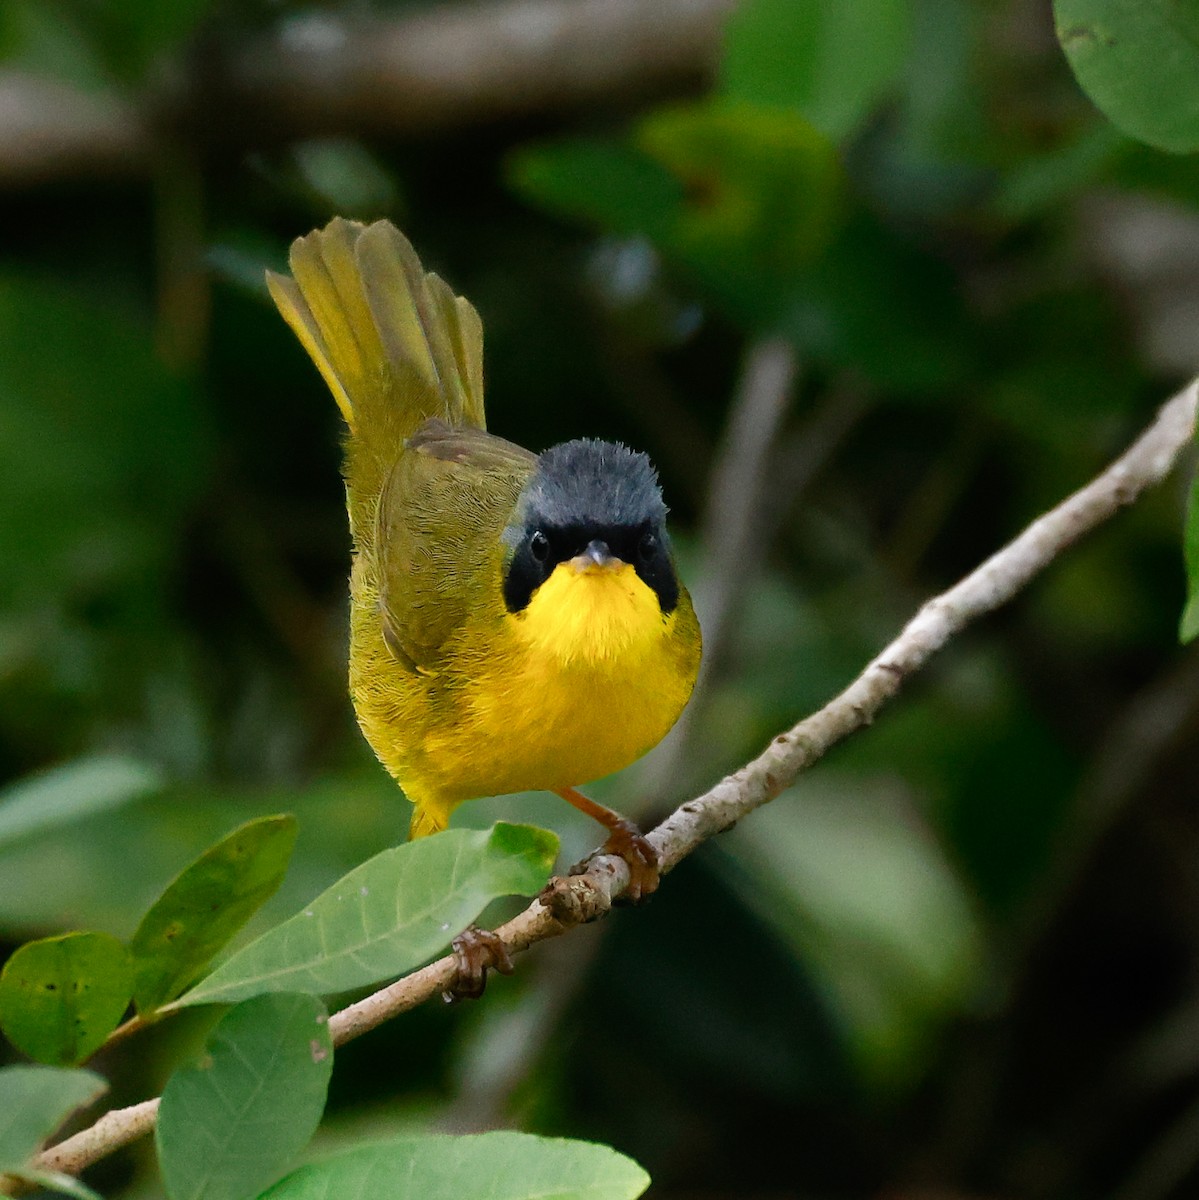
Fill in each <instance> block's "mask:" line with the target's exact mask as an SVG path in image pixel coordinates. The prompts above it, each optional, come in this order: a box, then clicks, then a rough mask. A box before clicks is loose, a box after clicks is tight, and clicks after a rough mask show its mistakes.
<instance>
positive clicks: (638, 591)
mask: <svg viewBox="0 0 1199 1200" xmlns="http://www.w3.org/2000/svg"><path fill="white" fill-rule="evenodd" d="M512 620H514V621H515V623H516V626H517V630H518V636H519V637H520V638H521V639H522V640H523V641H524V642H525V643H526V644H527V645H528V647H529V649H530V650H531V651H533V652H534V653H535V654H537V655H538V657H545V658H550V659H556V660H557V661H558V662H560V663H561V664H562V665H563V666H584V665H587V666H593V667H601V668H602V667H603V666H604V665H605V664H611V665H616V664H617V663H621V664H622V665H626V666H627V665H628V663H629V661H630V660H633V661H636V659H637V658H638V657H640V655H642V654H644V653H647V652H648V651H650V650H651V649H652V648H653V646H654V644H655V643H656V642H659V641H660V640H661V638H662V636H663V635H664V633H665V632H666V626H667V624H668V621H667V619H666V618H664V617H663V615H662V610H661V608H660V607H659V605H658V597H657V596H656V595H654V593H653V591H652V590H651V589H650V588H649V587H647V586H646V585H645V583H644V582H643V581H642V580H641V578H640V577H639V576H638V574H637V572H636V571H635V570H634V569H633V568H632V567H631V566H630V565H629V564H628V563H624V562H621V561H620V560H619V559H613V560H610V561H609V562H607V563H605V564H603V565H599V564H597V563H594V562H591V561H590V560H589V559H586V558H584V557H580V558H575V559H571V560H569V561H567V562H562V563H559V564H558V566H557V567H556V568H555V569H554V571H553V573H552V574H551V575H550V577H549V578H548V579H547V580H546V581H545V583H543V584H542V585H541V586H540V587H539V588H538V589H537V591H536V592H535V593H534V595H533V598H532V599H531V600H530V601H529V604H528V606H527V607H526V608H525V609H524V611H523V612H520V613H518V614H516V615H515V616H514V617H513V618H512Z"/></svg>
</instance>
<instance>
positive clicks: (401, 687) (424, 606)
mask: <svg viewBox="0 0 1199 1200" xmlns="http://www.w3.org/2000/svg"><path fill="white" fill-rule="evenodd" d="M288 261H289V267H290V274H282V273H276V272H273V271H268V272H267V285H268V288H269V290H270V293H271V296H272V298H273V299H274V302H275V304H276V306H277V307H278V309H279V311H280V313H281V315H282V316H283V318H284V320H285V321H286V322H287V323H288V325H289V326H290V327H291V329H292V330H293V331H294V333H295V334H296V336H297V337H298V339H299V341H300V343H301V344H302V346H303V348H304V349H305V350H306V351H307V353H308V355H309V356H310V357H311V359H312V360H313V362H314V363H315V365H316V367H317V369H318V370H319V371H320V373H321V375H322V376H323V377H324V380H325V383H326V384H327V385H328V387H329V389H330V391H331V392H332V393H333V397H334V399H335V400H336V402H337V405H338V407H339V409H340V410H341V415H342V417H343V418H344V420H345V425H346V435H345V448H344V460H343V468H342V474H343V478H344V482H345V490H346V505H347V510H348V515H349V524H350V533H351V540H352V566H351V572H350V650H349V690H350V696H351V699H352V701H353V706H354V709H355V712H356V715H357V718H358V722H359V725H360V728H361V730H362V732H363V734H364V736H365V738H366V740H367V742H368V743H369V744H370V746H371V748H372V749H373V750H374V752H375V754H376V756H377V757H378V759H379V760H380V762H381V763H382V764H383V766H384V767H385V768H386V770H387V771H388V772H389V773H390V774H391V775H392V776H393V778H394V779H395V780H396V781H397V782H398V783H399V785H400V787H401V788H402V790H403V792H404V794H405V795H406V796H407V798H408V799H409V800H410V801H411V802H412V804H413V812H412V819H411V824H410V828H409V836H410V837H411V838H419V837H424V836H427V835H430V834H434V833H436V832H438V831H440V830H442V829H445V828H446V826H447V823H448V821H449V818H450V814H451V813H452V812H453V811H454V809H455V808H456V807H457V806H458V805H459V804H460V803H462V802H464V801H467V800H470V799H474V798H477V797H482V796H496V795H505V794H509V793H514V792H525V791H533V790H545V791H550V792H556V793H557V794H558V795H559V796H561V797H562V798H563V799H565V800H567V801H568V802H569V803H570V804H572V805H574V806H575V807H576V808H578V809H580V810H582V811H583V812H585V813H587V814H588V815H589V816H590V817H592V818H594V819H595V820H597V821H598V822H599V823H600V824H601V825H603V826H604V828H605V829H606V830H607V833H608V839H607V841H606V842H605V843H604V850H605V851H607V852H610V853H615V854H619V855H620V856H621V857H623V858H624V859H625V860H626V861H627V862H628V863H629V868H630V885H629V894H630V896H631V897H632V898H633V899H637V898H640V897H641V896H644V895H648V894H649V893H650V892H652V891H653V890H654V889H655V888H656V887H657V883H658V862H657V856H656V853H655V851H654V850H653V847H652V846H651V845H650V843H649V842H648V841H647V840H646V839H645V838H644V837H643V836H642V834H641V832H640V830H639V829H638V828H637V826H636V825H635V824H634V823H633V822H631V821H630V820H628V819H627V818H625V817H623V816H621V815H620V814H619V813H616V812H614V811H613V810H611V809H608V808H606V807H604V806H603V805H600V804H598V803H597V802H595V801H594V800H591V799H589V798H588V797H586V796H585V795H583V794H582V793H581V792H580V791H579V790H578V788H579V787H580V786H581V785H584V784H587V783H589V782H591V781H593V780H596V779H600V778H602V777H604V776H607V775H610V774H612V773H614V772H616V771H619V770H621V769H622V768H624V767H626V766H628V765H629V764H630V763H632V762H633V761H635V760H636V759H637V758H639V757H641V755H643V754H645V753H646V752H647V751H648V750H650V749H651V748H652V747H653V746H654V745H656V744H657V743H658V742H659V741H660V740H661V739H662V738H663V737H664V736H665V735H666V733H667V732H668V731H669V730H670V728H671V727H672V726H673V725H674V723H675V722H676V720H677V719H678V717H679V715H680V714H681V712H682V710H683V708H684V706H685V705H686V703H687V701H688V699H689V697H690V695H691V692H692V689H693V687H694V684H695V679H696V675H697V672H698V670H699V664H700V658H701V653H702V636H701V632H700V627H699V622H698V620H697V618H696V615H695V610H694V608H693V607H692V604H691V600H690V597H689V595H688V593H687V589H686V587H685V586H684V585H683V583H682V581H681V580H680V578H679V574H678V570H677V568H676V564H675V558H674V554H673V551H672V547H671V542H670V538H669V536H668V534H667V530H666V515H667V509H666V505H665V502H664V500H663V497H662V491H661V487H660V485H659V482H658V477H657V474H656V472H655V469H654V467H653V466H652V464H651V462H650V460H649V458H648V457H647V456H646V455H645V454H643V453H640V452H637V451H633V450H630V449H628V448H627V447H625V446H623V445H620V444H618V443H614V442H610V441H603V440H598V439H594V438H579V439H576V440H573V441H568V442H564V443H561V444H558V445H555V446H551V447H549V448H548V449H546V450H544V451H543V452H541V453H540V454H534V453H533V452H531V451H529V450H526V449H524V448H522V447H520V446H518V445H516V444H514V443H512V442H510V441H506V440H505V439H503V438H501V437H497V436H496V435H494V434H492V433H489V432H487V429H486V420H485V416H484V408H483V326H482V322H481V320H480V318H479V316H478V313H477V312H476V311H475V309H474V307H473V306H472V305H471V304H470V303H469V301H467V300H466V299H464V298H462V297H460V296H457V295H455V293H454V291H453V289H451V287H450V286H449V285H448V284H446V283H445V282H444V281H443V280H442V279H441V278H440V277H439V276H438V275H436V274H434V273H432V272H426V271H425V270H424V268H423V266H422V265H421V262H420V260H419V258H418V257H417V254H416V252H415V250H414V249H413V248H412V246H411V244H410V243H409V241H408V240H407V238H405V237H404V235H403V234H401V233H400V231H399V230H398V229H396V227H395V226H394V225H393V224H391V223H390V222H388V221H382V220H381V221H376V222H373V223H371V224H360V223H358V222H354V221H349V220H345V219H343V218H340V217H337V218H334V219H333V220H332V221H330V222H329V224H327V225H326V226H325V227H324V228H321V229H317V230H314V231H313V232H311V233H309V234H307V235H306V236H304V237H300V238H298V239H296V241H295V242H294V243H293V244H292V246H291V250H290V254H289V260H288Z"/></svg>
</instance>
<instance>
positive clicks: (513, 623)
mask: <svg viewBox="0 0 1199 1200" xmlns="http://www.w3.org/2000/svg"><path fill="white" fill-rule="evenodd" d="M469 625H470V623H468V627H467V628H465V629H464V630H463V636H462V638H461V639H460V642H459V650H458V652H457V653H456V654H455V655H454V656H453V657H451V658H450V659H449V660H448V661H447V663H446V665H445V667H444V669H443V670H442V671H441V672H439V675H438V679H437V680H435V681H433V684H434V687H437V686H440V689H441V694H440V696H437V697H436V698H435V699H434V700H433V701H432V703H433V706H434V707H436V709H437V710H438V716H437V719H436V720H434V721H432V722H430V723H429V724H428V726H427V727H426V733H425V736H424V738H423V745H422V747H421V753H420V754H419V755H414V756H412V757H411V763H412V766H413V767H415V771H413V770H412V769H411V768H410V769H409V770H408V771H402V772H400V778H401V782H402V783H404V785H405V787H406V789H407V790H408V791H409V792H410V793H414V794H413V799H416V800H417V802H418V803H420V804H422V805H423V806H425V807H441V808H445V809H447V810H448V809H449V808H452V807H454V806H455V805H456V804H457V803H458V802H459V801H461V800H465V799H469V798H471V797H474V796H480V795H493V794H494V795H498V794H502V793H506V792H515V791H526V790H535V789H550V790H552V789H555V788H565V787H572V786H577V785H579V784H582V783H586V782H588V781H590V780H593V779H598V778H601V777H603V776H605V775H610V774H612V773H613V772H614V771H619V770H620V769H621V768H623V767H625V766H627V765H628V764H629V763H631V762H633V761H634V760H635V759H637V758H639V757H640V756H641V755H642V754H644V753H645V752H646V751H647V750H649V749H650V748H651V747H653V746H654V745H656V744H657V743H658V742H659V741H660V740H661V739H662V738H663V737H664V736H665V734H666V733H667V731H668V730H669V729H670V727H671V726H672V725H673V724H674V723H675V721H676V720H677V719H678V716H679V714H680V713H681V712H682V710H683V707H684V706H685V704H686V703H687V699H688V697H689V696H690V694H691V689H692V686H693V685H694V682H695V676H696V672H697V670H698V667H699V658H700V634H699V626H698V623H697V622H696V620H695V614H694V612H693V610H692V608H691V604H690V600H689V599H688V598H687V595H686V592H685V591H684V592H683V593H682V594H681V596H680V602H679V604H678V606H677V607H676V608H675V609H674V611H673V612H671V613H670V614H669V615H664V614H663V613H662V611H661V609H660V607H659V604H658V598H657V596H656V595H655V594H654V592H653V591H652V590H651V589H650V588H649V587H647V586H646V585H645V584H644V583H643V582H642V580H641V579H640V578H639V577H638V576H637V574H636V572H635V571H634V570H633V568H632V567H630V566H627V565H626V564H623V563H622V564H618V565H617V566H616V567H615V568H606V569H605V568H599V569H594V570H579V569H577V568H576V567H575V566H573V565H572V564H571V563H562V564H560V565H559V566H558V567H557V568H556V569H555V570H554V572H553V574H552V575H551V576H550V578H549V579H548V580H546V582H545V583H544V584H542V585H541V587H540V588H538V589H537V591H536V593H535V594H534V596H533V598H532V600H531V601H530V603H529V604H528V606H527V607H526V608H525V609H524V610H523V611H521V612H518V613H508V612H505V613H504V614H503V616H502V617H501V618H500V619H499V621H498V625H497V624H492V625H490V627H489V628H487V629H486V630H483V629H478V628H476V629H474V630H471V629H470V628H469ZM451 696H452V697H453V701H452V703H447V701H448V700H449V698H450V697H451Z"/></svg>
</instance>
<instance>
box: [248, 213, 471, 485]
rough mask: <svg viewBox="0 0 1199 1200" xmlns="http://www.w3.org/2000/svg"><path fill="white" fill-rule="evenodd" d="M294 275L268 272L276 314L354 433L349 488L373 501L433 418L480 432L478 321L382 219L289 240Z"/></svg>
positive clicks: (336, 223)
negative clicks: (410, 440)
mask: <svg viewBox="0 0 1199 1200" xmlns="http://www.w3.org/2000/svg"><path fill="white" fill-rule="evenodd" d="M290 265H291V276H290V277H289V276H286V275H277V274H275V273H273V272H269V271H268V272H267V286H268V287H269V288H270V292H271V295H272V297H273V298H274V300H275V303H276V305H277V306H278V308H279V311H280V312H281V313H282V314H283V317H284V319H285V320H286V321H287V323H288V324H289V325H290V326H291V327H292V329H293V330H294V331H295V333H296V336H297V337H298V338H299V339H300V342H301V343H302V345H303V346H304V349H305V350H306V351H307V352H308V354H309V357H311V359H312V360H313V362H314V363H315V364H316V366H317V368H318V369H319V370H320V372H321V374H322V375H323V376H324V378H325V382H326V383H327V384H328V385H329V389H330V390H331V391H332V393H333V397H334V399H335V400H336V401H337V404H338V407H339V408H340V409H341V412H342V415H343V416H344V417H345V420H346V424H347V425H348V426H349V428H350V441H349V453H348V456H347V482H348V483H349V485H350V490H351V493H358V497H359V498H360V499H361V500H363V501H365V502H367V503H370V502H372V501H373V498H374V497H375V496H377V495H378V492H379V489H380V488H381V487H382V485H383V481H384V479H385V478H386V475H387V473H388V472H389V471H390V470H391V467H392V466H393V465H394V463H395V460H396V457H397V455H398V454H399V452H400V450H401V448H402V446H403V442H404V439H405V438H408V437H411V436H412V434H413V433H414V432H415V431H416V429H417V428H418V427H419V426H420V425H422V424H423V423H424V422H425V421H427V420H428V419H429V418H431V417H436V418H439V419H441V420H443V421H445V422H446V423H447V424H448V425H451V426H459V427H460V426H475V427H478V428H480V429H481V428H483V427H484V417H483V327H482V323H481V322H480V321H479V317H478V314H477V313H476V312H475V310H474V309H473V308H472V307H471V305H470V304H469V303H468V302H467V301H466V300H464V299H462V298H461V297H457V296H455V295H454V293H453V291H452V290H451V289H450V287H449V286H448V285H447V284H446V283H445V282H444V281H443V280H442V279H440V278H439V277H438V276H436V275H434V274H431V273H429V274H426V273H425V271H424V269H423V268H422V267H421V264H420V260H419V259H418V258H417V256H416V251H414V250H413V249H412V246H411V245H410V244H409V242H408V240H407V239H406V238H405V237H404V235H403V234H401V233H400V232H399V230H398V229H396V228H395V226H394V225H392V224H390V223H389V222H387V221H377V222H375V223H374V224H373V225H365V226H364V225H360V224H357V223H356V222H352V221H346V220H343V219H342V218H340V217H337V218H335V219H334V220H332V221H330V222H329V224H328V225H326V226H325V228H324V229H318V230H314V231H313V232H312V233H310V234H308V235H307V236H305V237H302V238H297V239H296V241H295V242H294V243H293V244H292V248H291V255H290Z"/></svg>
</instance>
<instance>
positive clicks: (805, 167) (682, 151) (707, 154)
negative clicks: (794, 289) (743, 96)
mask: <svg viewBox="0 0 1199 1200" xmlns="http://www.w3.org/2000/svg"><path fill="white" fill-rule="evenodd" d="M635 136H636V141H637V145H638V146H639V148H640V149H642V150H644V151H645V152H646V153H647V154H650V155H651V156H652V157H653V158H655V159H656V160H657V161H658V162H660V163H662V164H663V166H665V167H666V168H667V169H668V170H669V171H670V172H671V173H672V174H673V175H674V176H675V177H676V178H677V179H679V180H680V182H681V183H682V184H683V187H684V189H685V195H686V197H687V201H686V203H685V204H684V205H683V206H682V208H680V209H679V210H678V211H677V212H676V213H675V214H674V217H673V220H672V221H671V222H670V224H669V226H668V227H667V229H666V230H665V233H664V235H663V236H662V237H661V241H662V243H663V248H664V249H665V250H667V251H668V252H671V251H673V252H674V253H675V254H676V256H677V257H679V258H680V259H682V261H684V262H685V263H687V264H689V265H691V266H692V267H693V268H694V269H697V270H699V271H701V272H705V273H707V272H710V273H711V276H712V282H715V281H717V280H719V279H720V278H721V276H722V274H723V273H724V272H728V271H734V272H735V271H738V270H740V271H742V272H745V271H749V272H750V273H752V275H753V276H755V277H756V279H757V287H758V288H760V287H761V285H762V282H763V280H762V275H763V273H765V274H766V277H767V279H770V278H771V277H778V276H782V277H783V278H787V277H790V276H792V275H793V274H794V273H795V271H797V270H798V269H799V268H800V267H802V266H803V265H804V264H805V263H807V262H809V261H810V260H811V259H813V258H814V257H815V256H816V255H817V254H818V253H819V252H820V251H821V250H822V249H823V248H824V247H825V246H826V245H827V243H828V240H829V237H830V236H831V234H832V232H833V229H834V228H835V226H836V219H837V209H838V201H839V200H840V193H841V188H840V185H841V171H840V166H839V164H838V161H837V155H836V151H835V150H834V148H833V145H832V143H831V142H829V140H828V139H827V138H826V137H825V136H824V135H823V134H822V133H820V132H819V131H818V130H817V129H816V128H815V127H814V126H813V125H811V124H810V123H809V122H808V121H806V120H805V119H804V118H803V117H802V116H800V115H799V114H797V113H793V112H786V111H781V110H774V109H764V108H761V107H759V106H757V105H753V104H744V103H737V102H733V101H728V100H724V101H716V102H714V103H701V104H689V105H678V106H675V107H671V108H665V109H660V110H659V111H658V112H656V113H653V114H651V115H650V116H648V117H646V118H645V120H643V121H642V122H641V123H640V125H639V126H638V128H637V131H636V135H635Z"/></svg>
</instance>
